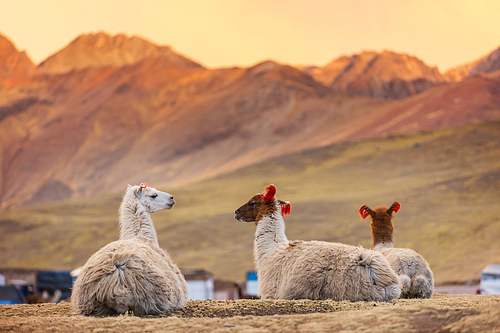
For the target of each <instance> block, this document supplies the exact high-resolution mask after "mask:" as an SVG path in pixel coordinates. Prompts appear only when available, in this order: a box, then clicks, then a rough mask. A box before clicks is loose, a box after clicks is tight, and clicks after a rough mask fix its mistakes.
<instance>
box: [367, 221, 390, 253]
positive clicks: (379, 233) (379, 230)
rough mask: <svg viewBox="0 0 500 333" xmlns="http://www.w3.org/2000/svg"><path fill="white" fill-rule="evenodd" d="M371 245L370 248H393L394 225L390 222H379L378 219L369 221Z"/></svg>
mask: <svg viewBox="0 0 500 333" xmlns="http://www.w3.org/2000/svg"><path fill="white" fill-rule="evenodd" d="M370 226H371V230H372V238H373V246H372V250H380V249H383V248H386V247H387V248H393V247H394V245H393V243H392V234H393V232H394V226H393V225H392V222H391V223H390V224H388V223H380V222H379V221H373V222H372V223H371V225H370Z"/></svg>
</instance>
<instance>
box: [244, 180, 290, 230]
mask: <svg viewBox="0 0 500 333" xmlns="http://www.w3.org/2000/svg"><path fill="white" fill-rule="evenodd" d="M275 195H276V186H274V185H272V184H271V185H269V186H267V187H266V188H265V190H264V192H263V193H262V194H256V195H254V196H253V197H252V198H250V200H248V202H247V203H246V204H244V205H242V206H241V207H240V208H238V209H237V210H236V211H235V212H234V218H235V219H236V220H237V221H239V222H255V224H257V222H259V221H260V220H261V219H262V217H264V216H270V215H272V214H273V213H275V212H276V211H278V209H281V214H282V215H283V216H285V215H288V214H290V212H291V205H290V203H289V202H287V201H282V200H278V199H276V198H275Z"/></svg>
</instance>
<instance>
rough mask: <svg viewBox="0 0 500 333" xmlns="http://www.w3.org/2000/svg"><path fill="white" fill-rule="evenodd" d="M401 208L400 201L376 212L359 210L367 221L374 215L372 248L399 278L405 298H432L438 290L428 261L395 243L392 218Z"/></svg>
mask: <svg viewBox="0 0 500 333" xmlns="http://www.w3.org/2000/svg"><path fill="white" fill-rule="evenodd" d="M400 208H401V204H400V203H399V202H397V201H395V202H394V203H393V204H392V205H391V207H389V208H388V207H377V208H375V210H372V209H370V208H369V207H368V206H366V205H363V206H361V207H360V208H359V214H360V215H361V217H362V218H363V219H365V218H366V217H367V216H368V215H370V218H371V219H372V223H371V224H370V227H371V231H372V238H373V247H372V249H373V250H375V251H380V253H382V254H383V255H384V256H385V257H386V258H387V260H389V263H390V264H391V267H392V269H394V271H395V272H396V274H398V275H399V279H400V280H401V298H430V297H432V293H433V291H434V277H433V274H432V271H431V269H430V267H429V264H428V263H427V261H425V259H424V258H423V257H422V256H421V255H420V254H418V253H417V252H415V251H414V250H412V249H405V248H394V245H393V243H392V235H393V232H394V224H393V223H392V216H393V213H397V212H398V211H399V209H400Z"/></svg>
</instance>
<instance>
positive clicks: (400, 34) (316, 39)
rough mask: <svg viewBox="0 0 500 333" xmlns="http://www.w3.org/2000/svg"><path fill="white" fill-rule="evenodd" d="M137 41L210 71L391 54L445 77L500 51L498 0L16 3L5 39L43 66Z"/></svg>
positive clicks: (0, 10) (5, 5) (0, 16)
mask: <svg viewBox="0 0 500 333" xmlns="http://www.w3.org/2000/svg"><path fill="white" fill-rule="evenodd" d="M99 30H103V31H106V32H108V33H111V34H116V33H120V32H122V33H125V34H127V35H139V36H142V37H145V38H147V39H149V40H151V41H153V42H155V43H157V44H162V45H170V46H172V47H173V48H174V49H175V50H176V51H177V52H180V53H182V54H184V55H186V56H188V57H190V58H191V59H193V60H195V61H198V62H201V63H202V64H204V65H206V66H209V67H222V66H233V65H237V66H248V65H251V64H255V63H257V62H260V61H262V60H264V59H274V60H277V61H279V62H282V63H288V64H316V65H324V64H326V63H327V62H329V61H331V60H333V59H334V58H337V57H338V56H340V55H342V54H352V53H358V52H360V51H361V50H366V49H370V50H376V51H381V50H383V49H389V50H393V51H396V52H404V53H409V54H411V55H415V56H417V57H419V58H420V59H422V60H423V61H424V62H426V63H427V64H429V65H432V66H438V67H439V69H440V70H441V71H443V70H446V69H448V68H450V67H453V66H456V65H460V64H462V63H467V62H471V61H473V60H475V59H477V58H479V57H481V56H483V55H485V54H487V53H489V52H491V51H493V50H494V49H496V48H497V47H498V46H500V1H498V0H418V1H416V0H415V1H410V0H352V1H336V0H330V1H328V0H177V1H173V0H172V1H169V0H142V1H136V0H44V1H38V0H13V1H2V4H1V5H0V33H1V34H3V35H5V36H7V37H8V38H9V39H10V40H12V41H13V42H14V44H16V46H17V47H18V48H19V49H21V50H26V51H27V53H28V55H29V56H30V57H31V58H32V59H33V61H34V62H36V63H39V62H40V61H42V60H43V59H45V58H46V57H48V56H49V55H50V54H52V53H54V52H56V51H57V50H59V49H61V48H62V47H64V46H65V45H67V44H68V43H69V42H70V41H71V40H73V39H74V38H75V37H77V36H78V35H80V34H82V33H89V32H97V31H99Z"/></svg>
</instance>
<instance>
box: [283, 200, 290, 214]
mask: <svg viewBox="0 0 500 333" xmlns="http://www.w3.org/2000/svg"><path fill="white" fill-rule="evenodd" d="M291 212H292V205H290V203H289V202H287V203H286V204H284V205H281V215H283V216H285V215H290V213H291Z"/></svg>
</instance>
